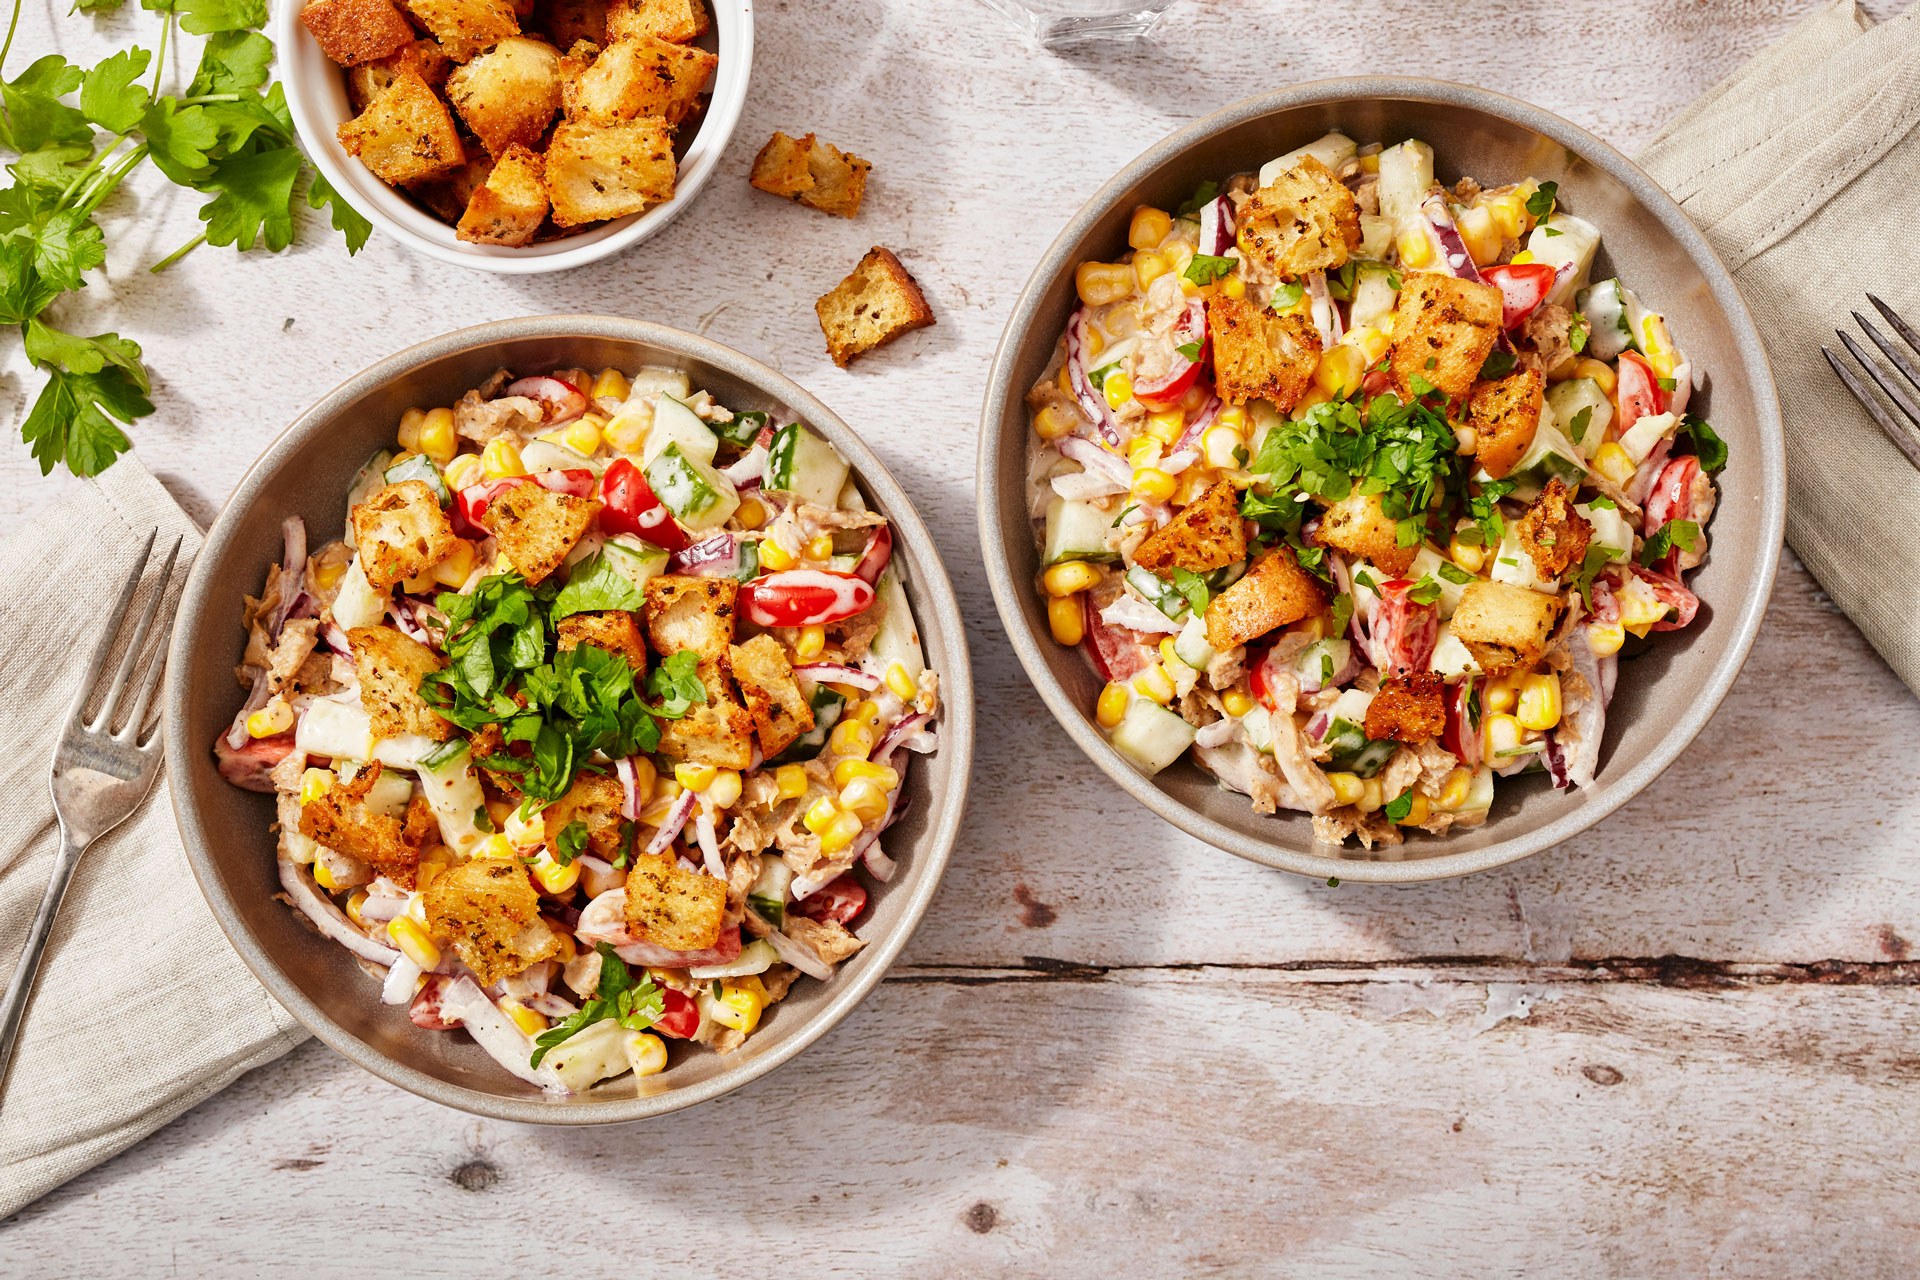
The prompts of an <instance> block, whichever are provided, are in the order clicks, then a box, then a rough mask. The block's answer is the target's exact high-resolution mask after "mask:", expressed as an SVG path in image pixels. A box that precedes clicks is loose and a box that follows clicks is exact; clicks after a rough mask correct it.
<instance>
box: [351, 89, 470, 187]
mask: <svg viewBox="0 0 1920 1280" xmlns="http://www.w3.org/2000/svg"><path fill="white" fill-rule="evenodd" d="M339 135H340V145H341V146H342V147H345V148H346V151H347V154H348V155H350V156H359V157H360V163H362V164H364V165H366V166H367V168H369V169H371V170H372V171H373V174H374V176H375V177H377V178H379V179H380V180H381V181H382V182H386V183H390V184H392V185H394V186H401V185H404V184H406V183H409V182H422V181H425V180H426V179H428V178H437V177H439V176H440V175H441V174H444V173H450V172H452V171H453V170H455V169H457V168H459V167H460V166H461V165H463V164H465V163H466V160H467V149H466V148H465V147H463V146H461V145H460V132H459V130H457V129H455V128H454V126H453V116H452V115H451V114H449V113H448V111H447V105H446V103H444V102H442V101H440V95H438V94H436V93H435V92H434V91H433V90H432V89H430V88H428V87H427V82H426V81H425V80H422V79H421V78H420V75H419V73H418V72H416V71H412V70H406V71H402V72H400V73H399V74H398V75H396V76H395V77H394V78H393V83H392V84H390V85H388V86H387V91H386V92H385V93H383V94H381V95H380V96H379V97H377V98H375V99H374V100H373V101H372V102H371V103H369V104H368V106H367V109H366V110H365V111H362V112H361V113H360V114H359V115H357V116H355V117H354V118H353V119H351V120H349V121H347V122H346V123H345V124H343V125H341V126H340V129H339Z"/></svg>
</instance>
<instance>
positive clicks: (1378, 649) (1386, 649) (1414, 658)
mask: <svg viewBox="0 0 1920 1280" xmlns="http://www.w3.org/2000/svg"><path fill="white" fill-rule="evenodd" d="M1413 586H1414V584H1413V583H1412V582H1410V581H1408V580H1407V579H1405V578H1395V579H1394V580H1393V581H1392V582H1385V583H1382V584H1381V585H1380V603H1379V604H1378V605H1377V606H1375V611H1374V615H1373V645H1374V654H1375V656H1376V659H1377V660H1384V662H1385V665H1386V668H1387V673H1388V674H1389V675H1394V676H1405V675H1409V674H1411V673H1412V672H1415V671H1425V670H1426V669H1427V663H1428V661H1429V660H1431V659H1432V657H1433V646H1434V644H1435V643H1436V642H1437V641H1438V640H1439V638H1440V610H1439V608H1438V607H1437V606H1435V605H1430V604H1420V603H1419V602H1417V601H1415V600H1414V599H1412V598H1411V597H1410V596H1409V595H1408V594H1407V593H1408V592H1410V591H1412V590H1413Z"/></svg>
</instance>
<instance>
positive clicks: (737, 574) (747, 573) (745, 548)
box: [733, 542, 760, 582]
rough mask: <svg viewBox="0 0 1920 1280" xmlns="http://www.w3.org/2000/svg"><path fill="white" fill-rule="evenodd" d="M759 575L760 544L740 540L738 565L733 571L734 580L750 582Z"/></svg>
mask: <svg viewBox="0 0 1920 1280" xmlns="http://www.w3.org/2000/svg"><path fill="white" fill-rule="evenodd" d="M759 576H760V544H759V543H758V542H742V543H741V544H740V567H739V568H738V569H735V570H734V571H733V577H734V581H736V582H752V581H753V580H754V579H755V578H757V577H759Z"/></svg>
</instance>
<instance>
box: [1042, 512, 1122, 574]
mask: <svg viewBox="0 0 1920 1280" xmlns="http://www.w3.org/2000/svg"><path fill="white" fill-rule="evenodd" d="M1112 528H1113V517H1112V516H1111V515H1109V514H1108V513H1107V512H1105V511H1102V510H1101V509H1100V508H1099V507H1097V506H1095V505H1094V504H1093V503H1091V502H1074V501H1072V500H1070V499H1067V498H1058V497H1056V498H1054V499H1053V500H1052V501H1051V502H1049V503H1047V536H1046V540H1045V542H1044V544H1043V546H1042V548H1041V559H1042V560H1044V561H1046V563H1048V564H1059V563H1060V562H1061V561H1063V560H1099V561H1102V562H1106V563H1111V562H1112V561H1114V560H1118V559H1119V558H1120V555H1119V553H1118V552H1116V551H1114V550H1113V549H1112V548H1111V547H1109V546H1108V545H1107V534H1108V532H1109V531H1110V530H1111V529H1112Z"/></svg>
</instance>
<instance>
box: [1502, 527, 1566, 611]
mask: <svg viewBox="0 0 1920 1280" xmlns="http://www.w3.org/2000/svg"><path fill="white" fill-rule="evenodd" d="M1487 576H1488V577H1489V578H1492V579H1493V580H1494V581H1495V582H1504V583H1506V584H1507V585H1509V586H1514V587H1525V588H1526V589H1527V590H1529V591H1545V592H1549V593H1551V592H1554V591H1558V590H1559V587H1558V586H1557V585H1556V584H1555V583H1554V582H1553V580H1552V579H1551V578H1545V577H1542V576H1541V574H1540V570H1539V567H1538V566H1536V565H1535V564H1534V563H1533V556H1532V555H1530V554H1529V553H1528V552H1527V549H1526V548H1525V547H1523V546H1521V545H1520V534H1519V532H1518V531H1517V530H1515V528H1514V526H1513V522H1512V521H1511V520H1509V521H1508V522H1507V531H1506V533H1505V535H1503V536H1502V537H1501V539H1500V545H1499V546H1498V547H1496V548H1495V549H1494V553H1493V563H1492V564H1491V565H1488V566H1487Z"/></svg>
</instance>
